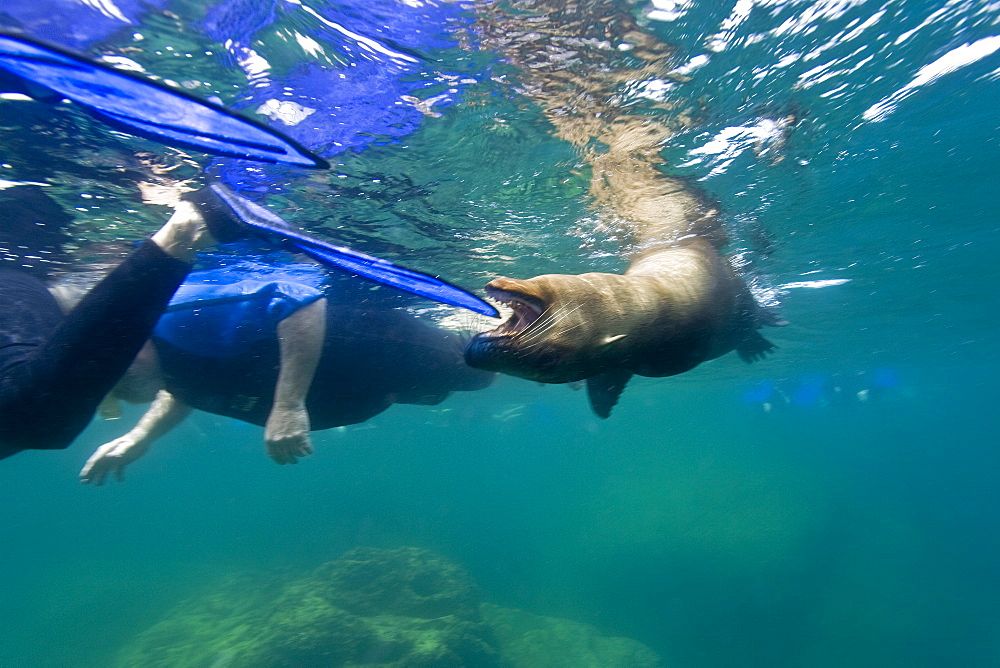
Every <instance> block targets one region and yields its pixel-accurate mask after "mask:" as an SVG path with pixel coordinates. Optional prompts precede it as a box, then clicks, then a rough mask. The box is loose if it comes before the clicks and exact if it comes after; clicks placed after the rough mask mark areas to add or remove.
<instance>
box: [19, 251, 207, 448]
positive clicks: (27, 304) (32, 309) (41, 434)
mask: <svg viewBox="0 0 1000 668" xmlns="http://www.w3.org/2000/svg"><path fill="white" fill-rule="evenodd" d="M188 270H189V265H187V264H186V263H184V262H181V261H180V260H177V259H175V258H172V257H170V256H169V255H167V254H166V253H164V252H163V250H161V249H160V248H159V247H158V246H157V245H156V244H154V243H153V242H151V241H146V242H144V243H143V244H142V245H141V246H140V247H139V248H138V249H137V250H136V251H135V252H134V253H133V254H132V255H130V256H129V257H128V258H126V260H125V261H124V262H122V263H121V264H120V265H119V266H118V267H116V268H115V269H114V271H112V272H111V273H110V274H108V275H107V276H106V277H105V278H104V279H102V280H101V281H100V282H99V283H98V284H97V285H96V286H94V288H93V289H92V290H91V291H90V292H89V293H88V294H87V295H86V296H85V297H84V298H83V300H82V301H81V302H80V303H79V304H78V305H77V307H76V308H74V309H73V310H72V311H71V312H70V313H69V314H68V315H66V317H63V316H62V314H61V312H60V310H59V307H58V304H57V303H56V302H55V300H54V299H53V298H52V296H51V295H50V294H49V292H48V290H47V289H46V288H45V285H44V284H43V283H42V282H41V281H39V280H38V279H36V278H33V277H31V276H28V275H27V274H24V273H22V272H19V271H17V270H13V269H3V270H0V458H3V457H7V456H10V455H12V454H14V453H15V452H18V451H20V450H24V449H29V448H44V449H51V448H65V447H66V446H68V445H69V444H70V443H71V442H72V441H73V439H74V438H76V436H77V435H78V434H79V433H80V432H81V431H82V430H83V429H84V428H85V427H86V426H87V424H88V423H89V422H90V419H91V418H92V417H93V414H94V411H95V410H96V408H97V405H98V404H99V403H100V402H101V400H102V399H103V398H104V396H105V395H107V394H108V392H110V391H111V389H112V388H113V387H114V385H115V383H117V382H118V380H119V379H120V378H121V376H122V375H123V374H124V373H125V371H126V370H127V369H128V367H129V365H130V364H131V363H132V360H133V358H134V357H135V355H136V353H138V352H139V349H140V348H141V347H142V345H143V343H144V342H145V341H146V339H148V338H149V336H150V334H151V333H152V330H153V327H154V326H155V325H156V321H157V319H158V318H159V317H160V315H161V314H162V313H163V310H164V309H165V308H166V306H167V303H168V302H169V301H170V298H171V296H172V295H173V294H174V291H175V290H176V289H177V287H178V286H179V285H180V284H181V282H182V281H183V280H184V278H185V276H187V273H188Z"/></svg>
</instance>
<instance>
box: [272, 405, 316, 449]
mask: <svg viewBox="0 0 1000 668" xmlns="http://www.w3.org/2000/svg"><path fill="white" fill-rule="evenodd" d="M264 443H265V444H266V445H267V455H268V456H269V457H270V458H271V459H273V460H274V461H275V462H277V463H278V464H296V463H298V461H299V459H298V458H299V457H305V456H307V455H311V454H312V453H313V446H312V440H311V439H310V438H309V412H308V411H307V410H306V407H305V406H304V405H302V404H295V405H291V406H288V405H280V404H278V403H275V404H274V407H273V408H272V409H271V414H270V415H268V416H267V423H266V424H265V426H264Z"/></svg>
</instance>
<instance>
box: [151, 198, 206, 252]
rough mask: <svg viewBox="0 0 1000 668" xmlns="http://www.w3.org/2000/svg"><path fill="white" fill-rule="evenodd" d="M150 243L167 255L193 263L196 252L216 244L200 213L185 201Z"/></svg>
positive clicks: (195, 207)
mask: <svg viewBox="0 0 1000 668" xmlns="http://www.w3.org/2000/svg"><path fill="white" fill-rule="evenodd" d="M152 241H153V243H155V244H156V245H157V246H159V247H160V248H161V249H163V251H164V252H165V253H167V255H170V256H171V257H174V258H177V259H178V260H181V261H183V262H193V261H194V256H195V253H196V252H197V251H198V250H200V249H202V248H206V247H208V246H214V245H215V244H216V243H218V239H217V238H216V237H215V235H214V234H213V233H212V230H211V226H210V225H209V224H208V222H207V221H206V220H205V217H204V216H203V215H202V213H201V211H200V210H199V209H198V207H197V206H196V205H195V204H193V203H191V202H187V201H181V202H178V203H177V207H176V208H175V209H174V213H173V215H172V216H170V220H168V221H167V222H166V224H165V225H164V226H163V227H161V228H160V229H159V230H158V231H157V232H156V234H154V235H153V237H152Z"/></svg>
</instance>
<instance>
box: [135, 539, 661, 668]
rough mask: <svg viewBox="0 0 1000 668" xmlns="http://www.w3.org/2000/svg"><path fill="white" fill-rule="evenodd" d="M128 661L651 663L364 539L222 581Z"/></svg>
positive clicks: (149, 636)
mask: <svg viewBox="0 0 1000 668" xmlns="http://www.w3.org/2000/svg"><path fill="white" fill-rule="evenodd" d="M117 665H119V666H123V667H125V666H127V667H129V668H153V667H156V668H236V667H240V668H311V667H320V666H323V667H337V666H343V667H345V668H348V667H350V668H501V667H503V668H541V667H544V668H562V667H565V668H654V667H656V666H660V665H662V664H661V663H660V660H659V657H658V656H657V655H656V654H655V653H654V652H653V651H652V650H650V649H649V648H647V647H646V646H645V645H642V644H641V643H639V642H637V641H634V640H629V639H627V638H612V637H606V636H603V635H601V633H600V632H599V631H598V630H597V629H595V628H594V627H592V626H589V625H587V624H582V623H579V622H574V621H570V620H567V619H556V618H553V617H541V616H538V615H533V614H530V613H527V612H522V611H520V610H511V609H507V608H500V607H498V606H495V605H490V604H485V603H484V604H480V602H479V592H478V589H477V587H476V584H475V583H474V582H473V581H472V578H470V577H469V575H468V574H467V573H466V572H465V571H464V570H463V569H462V568H461V567H460V566H458V565H456V564H454V563H452V562H450V561H448V560H447V559H444V558H442V557H440V556H437V555H435V554H433V553H431V552H428V551H427V550H422V549H418V548H413V547H401V548H396V549H388V550H386V549H375V548H356V549H353V550H350V551H349V552H347V553H345V554H344V555H343V556H342V557H341V558H340V559H337V560H335V561H331V562H329V563H326V564H323V565H322V566H320V567H319V568H317V569H316V570H314V571H313V572H312V573H311V574H309V575H308V576H306V577H303V578H298V579H294V580H285V581H280V580H272V581H267V580H266V579H261V578H259V577H258V578H251V577H246V576H238V577H230V578H227V579H225V580H223V581H222V582H221V583H220V584H219V585H218V586H216V587H214V588H213V590H212V591H211V592H210V593H209V594H208V595H204V596H200V597H196V598H193V599H191V600H189V601H186V602H183V603H181V604H180V605H178V606H177V607H176V608H175V609H174V610H173V611H172V612H170V613H168V614H167V616H166V617H165V618H164V619H163V620H161V621H160V622H159V623H157V624H155V625H154V626H152V627H151V628H149V629H147V630H146V631H144V632H143V633H141V634H139V635H138V636H137V637H136V638H134V639H133V641H132V642H131V643H129V645H128V646H126V647H125V648H123V649H122V651H121V652H120V653H119V655H118V661H117Z"/></svg>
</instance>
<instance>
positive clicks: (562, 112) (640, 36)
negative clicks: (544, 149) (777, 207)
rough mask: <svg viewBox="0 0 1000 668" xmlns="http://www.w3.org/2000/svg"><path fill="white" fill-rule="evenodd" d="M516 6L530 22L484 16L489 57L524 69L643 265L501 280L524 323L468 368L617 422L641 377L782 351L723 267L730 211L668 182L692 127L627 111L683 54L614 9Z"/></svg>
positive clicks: (500, 290)
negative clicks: (540, 385)
mask: <svg viewBox="0 0 1000 668" xmlns="http://www.w3.org/2000/svg"><path fill="white" fill-rule="evenodd" d="M511 4H512V5H513V6H514V8H515V9H517V10H519V12H523V13H521V14H518V15H517V16H505V15H503V14H502V11H503V10H502V9H501V8H499V6H498V5H497V4H494V3H489V4H487V5H485V6H484V7H483V8H482V11H483V13H484V15H485V16H486V19H485V20H484V22H483V30H482V32H483V34H484V35H485V36H486V41H487V44H488V45H489V46H491V47H492V48H494V49H497V50H500V51H502V52H503V53H504V54H505V55H506V56H507V58H508V59H509V60H510V62H512V63H513V64H515V65H518V66H519V67H521V68H522V72H523V79H522V84H523V88H524V90H525V92H526V94H528V95H529V96H530V97H531V98H532V99H534V100H535V101H536V102H538V103H539V104H540V105H541V106H542V108H543V110H544V111H545V113H546V116H547V117H548V118H549V120H550V121H551V122H552V124H553V127H554V129H555V133H556V135H557V136H559V137H562V138H563V139H566V140H567V141H569V142H570V143H572V144H573V145H574V146H576V147H577V149H578V150H579V152H580V155H581V157H582V158H583V160H584V161H585V162H586V163H587V164H588V165H589V167H590V170H591V181H590V197H591V201H592V204H593V205H594V206H595V207H596V208H597V209H598V210H599V211H601V213H602V214H603V217H604V218H605V220H606V221H608V224H609V225H613V226H615V227H618V228H624V230H625V231H626V232H627V233H628V236H629V238H630V240H631V244H630V249H629V252H628V254H629V257H630V261H631V264H630V266H629V268H628V270H627V271H626V272H625V273H624V274H623V275H618V274H606V273H585V274H580V275H568V274H547V275H543V276H536V277H534V278H530V279H522V280H518V279H511V278H498V279H496V280H494V281H492V282H491V283H490V284H489V285H488V286H487V292H489V293H490V294H491V295H493V296H494V297H496V298H497V299H499V300H500V301H506V302H509V303H511V304H513V305H514V307H515V318H514V319H513V320H512V321H509V322H508V323H507V324H505V325H502V326H501V327H499V328H498V329H496V330H493V331H491V332H486V333H484V334H480V335H478V336H477V337H475V338H474V339H473V340H472V341H471V342H470V344H469V347H468V348H467V350H466V360H467V361H468V362H469V364H471V365H473V366H477V367H481V368H485V369H490V370H495V371H501V372H504V373H508V374H513V375H517V376H521V377H524V378H529V379H532V380H538V381H541V382H548V383H564V382H572V381H577V380H582V379H590V381H589V384H590V390H591V394H590V396H591V403H592V405H593V407H594V409H595V411H597V412H598V414H600V415H602V417H607V415H608V414H609V413H610V410H611V407H612V406H614V404H615V402H616V401H617V398H618V394H619V393H620V392H621V390H622V389H623V388H624V385H625V383H626V382H627V381H628V378H629V376H630V375H631V374H640V375H645V376H669V375H673V374H677V373H682V372H684V371H687V370H689V369H691V368H693V367H694V366H696V365H697V364H699V363H700V362H702V361H704V360H708V359H712V358H714V357H718V356H719V355H722V354H724V353H726V352H728V351H730V350H733V349H734V348H735V349H738V350H739V351H740V354H741V356H743V357H744V359H747V360H753V359H756V358H758V357H759V356H760V355H762V354H763V353H764V352H767V351H768V350H770V349H771V348H772V347H773V346H771V345H770V344H769V343H767V342H766V341H765V340H764V339H763V338H761V337H760V335H759V334H757V332H756V329H757V327H758V320H757V317H756V305H755V304H754V302H753V299H752V297H751V295H750V294H749V291H748V289H747V287H746V285H745V283H744V282H743V280H742V279H741V278H740V277H739V276H738V275H737V274H736V273H735V272H734V271H733V269H732V267H731V266H730V264H729V262H728V261H727V260H726V259H725V258H724V257H722V255H721V248H722V246H723V245H724V244H725V242H726V235H725V232H724V230H723V228H722V226H721V225H720V223H719V219H718V211H717V210H716V208H715V207H714V206H712V205H711V204H710V203H708V202H706V200H705V198H704V197H703V196H702V195H701V194H700V193H698V192H697V191H695V190H693V189H691V188H690V187H688V185H687V184H686V183H685V182H684V181H683V180H681V179H676V178H671V177H667V176H665V175H664V174H663V173H662V171H661V170H660V162H661V160H660V151H661V150H662V149H663V147H664V145H665V144H666V142H667V141H668V140H669V138H670V137H671V135H672V134H673V133H674V131H675V127H676V125H677V124H683V123H686V122H688V120H687V118H686V115H685V114H683V113H676V112H672V113H671V114H670V115H669V118H670V119H671V120H670V121H669V122H668V121H667V120H665V119H667V118H668V114H667V113H666V112H667V111H668V110H669V109H668V107H667V105H665V104H664V103H652V104H646V105H645V106H644V107H643V108H642V109H641V110H640V111H641V113H640V112H637V111H635V110H634V107H631V106H629V107H625V106H620V105H617V104H616V103H615V100H617V99H620V97H621V94H622V90H623V86H625V85H627V84H629V83H635V82H639V81H645V80H649V79H652V78H661V79H663V78H669V77H670V76H671V75H670V72H669V67H668V64H667V56H668V55H669V53H670V48H669V47H668V46H667V45H665V44H662V43H660V42H658V41H657V40H655V39H654V38H653V37H651V36H649V35H647V34H645V33H643V32H641V30H640V29H639V27H638V26H637V25H636V23H635V21H634V19H633V17H632V16H631V15H630V14H624V13H621V12H616V10H614V5H612V4H611V3H608V5H607V7H606V8H602V7H603V5H602V3H601V2H599V1H598V2H586V3H585V2H580V1H574V0H565V1H558V0H520V1H516V0H515V2H513V3H511ZM620 44H629V45H630V46H631V48H630V49H629V50H628V51H627V55H626V54H622V55H619V54H620V53H621V52H619V50H618V46H619V45H620ZM671 124H673V126H672V125H671ZM537 312H540V315H538V317H537V319H535V315H536V314H537ZM529 321H530V324H526V323H528V322H529Z"/></svg>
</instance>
